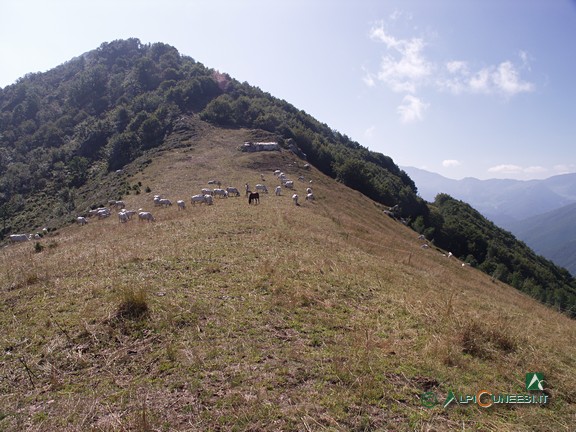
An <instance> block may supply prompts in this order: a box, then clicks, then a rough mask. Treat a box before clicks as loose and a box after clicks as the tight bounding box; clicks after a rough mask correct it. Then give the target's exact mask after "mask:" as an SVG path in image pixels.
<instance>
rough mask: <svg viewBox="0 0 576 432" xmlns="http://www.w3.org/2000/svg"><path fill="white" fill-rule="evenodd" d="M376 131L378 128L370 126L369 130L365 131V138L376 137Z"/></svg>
mask: <svg viewBox="0 0 576 432" xmlns="http://www.w3.org/2000/svg"><path fill="white" fill-rule="evenodd" d="M375 130H376V126H374V125H372V126H370V127H369V128H368V129H366V130H365V131H364V136H365V137H366V138H372V137H374V131H375Z"/></svg>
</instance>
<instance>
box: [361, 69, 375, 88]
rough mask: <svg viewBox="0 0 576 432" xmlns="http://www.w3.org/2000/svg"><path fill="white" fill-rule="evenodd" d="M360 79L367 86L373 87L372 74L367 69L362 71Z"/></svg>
mask: <svg viewBox="0 0 576 432" xmlns="http://www.w3.org/2000/svg"><path fill="white" fill-rule="evenodd" d="M362 81H364V84H366V85H367V86H368V87H374V86H375V85H376V81H375V80H374V75H372V74H371V73H370V72H368V71H364V76H363V77H362Z"/></svg>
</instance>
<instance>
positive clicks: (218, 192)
mask: <svg viewBox="0 0 576 432" xmlns="http://www.w3.org/2000/svg"><path fill="white" fill-rule="evenodd" d="M212 195H214V196H219V197H220V198H228V192H226V191H225V190H224V189H214V190H213V191H212Z"/></svg>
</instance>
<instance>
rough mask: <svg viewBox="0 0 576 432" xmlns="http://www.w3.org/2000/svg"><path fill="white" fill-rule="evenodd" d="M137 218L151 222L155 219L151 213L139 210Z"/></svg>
mask: <svg viewBox="0 0 576 432" xmlns="http://www.w3.org/2000/svg"><path fill="white" fill-rule="evenodd" d="M138 220H141V221H144V220H145V221H147V222H153V221H155V220H156V219H154V216H152V213H150V212H145V211H141V212H140V213H138Z"/></svg>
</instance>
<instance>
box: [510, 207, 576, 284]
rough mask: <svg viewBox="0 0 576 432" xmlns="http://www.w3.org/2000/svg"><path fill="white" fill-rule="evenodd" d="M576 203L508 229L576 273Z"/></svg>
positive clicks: (518, 223)
mask: <svg viewBox="0 0 576 432" xmlns="http://www.w3.org/2000/svg"><path fill="white" fill-rule="evenodd" d="M575 219H576V204H571V205H568V206H566V207H562V208H560V209H557V210H553V211H550V212H547V213H544V214H542V215H538V216H533V217H531V218H527V219H525V220H522V221H519V222H516V223H514V224H513V225H512V226H511V228H510V229H511V231H512V232H513V233H514V234H515V235H516V236H518V238H521V239H523V240H524V241H525V242H526V243H527V244H528V245H529V246H530V247H531V248H532V249H534V250H535V251H536V252H537V253H539V254H541V255H543V256H545V257H548V258H549V259H551V260H553V261H554V262H556V263H557V264H558V265H560V266H563V267H565V268H567V269H568V270H569V271H570V272H571V273H572V274H576V226H575V225H574V220H575Z"/></svg>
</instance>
